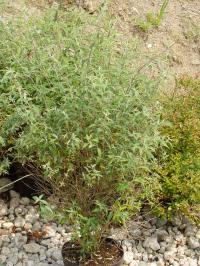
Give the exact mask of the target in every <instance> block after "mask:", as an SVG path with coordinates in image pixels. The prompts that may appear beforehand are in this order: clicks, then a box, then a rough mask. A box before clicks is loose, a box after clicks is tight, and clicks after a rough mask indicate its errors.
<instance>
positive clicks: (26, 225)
mask: <svg viewBox="0 0 200 266" xmlns="http://www.w3.org/2000/svg"><path fill="white" fill-rule="evenodd" d="M32 227H33V226H32V224H31V223H28V222H27V223H25V224H24V229H25V230H31V229H32Z"/></svg>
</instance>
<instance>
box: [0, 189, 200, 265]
mask: <svg viewBox="0 0 200 266" xmlns="http://www.w3.org/2000/svg"><path fill="white" fill-rule="evenodd" d="M10 195H11V199H10V202H9V203H6V202H5V201H3V200H1V199H0V265H5V266H6V265H7V266H13V265H16V266H34V265H37V266H47V265H52V266H62V265H63V263H62V258H61V248H62V245H63V244H64V242H66V241H68V240H69V239H70V236H71V234H70V231H69V227H67V226H60V225H57V224H56V223H48V224H45V223H44V222H43V221H42V220H41V219H40V217H39V212H38V206H34V204H33V202H32V201H30V199H28V198H21V197H20V195H19V194H18V193H16V192H15V191H12V190H11V191H10ZM42 232H45V234H44V233H42ZM122 233H124V236H122V235H123V234H121V237H123V239H125V240H123V247H124V250H125V265H131V266H145V265H146V266H164V265H172V266H178V265H183V266H197V265H200V229H199V228H197V227H195V226H192V225H191V224H190V223H189V222H188V221H187V220H186V219H182V220H180V219H178V218H176V219H174V222H173V223H171V224H169V223H167V221H165V220H160V219H156V218H149V217H148V218H147V217H146V218H144V217H142V216H140V217H139V218H138V221H137V222H136V221H134V222H132V223H131V224H130V225H129V227H128V234H127V231H126V232H124V231H123V232H122ZM112 234H113V236H115V237H116V238H119V237H120V231H116V230H113V232H112ZM105 266H106V265H105Z"/></svg>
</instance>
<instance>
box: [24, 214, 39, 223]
mask: <svg viewBox="0 0 200 266" xmlns="http://www.w3.org/2000/svg"><path fill="white" fill-rule="evenodd" d="M38 218H39V214H37V213H34V214H33V213H28V214H26V216H25V220H26V222H28V223H31V224H34V223H35V222H36V221H37V220H38Z"/></svg>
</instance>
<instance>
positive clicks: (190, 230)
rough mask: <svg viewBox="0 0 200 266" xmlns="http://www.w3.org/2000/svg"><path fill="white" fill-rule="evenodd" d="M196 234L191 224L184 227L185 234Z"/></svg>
mask: <svg viewBox="0 0 200 266" xmlns="http://www.w3.org/2000/svg"><path fill="white" fill-rule="evenodd" d="M194 235H196V228H195V227H194V226H192V225H188V226H187V227H186V229H185V236H194Z"/></svg>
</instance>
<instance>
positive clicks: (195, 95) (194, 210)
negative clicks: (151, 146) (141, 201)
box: [156, 77, 200, 221]
mask: <svg viewBox="0 0 200 266" xmlns="http://www.w3.org/2000/svg"><path fill="white" fill-rule="evenodd" d="M163 118H164V119H165V120H168V121H169V122H170V125H169V126H165V127H163V128H162V133H163V134H164V136H166V137H167V138H169V143H170V144H169V146H168V148H167V150H166V156H165V157H164V158H163V157H162V156H161V159H160V164H159V166H158V168H157V169H156V170H157V173H158V174H159V179H160V185H161V190H160V195H159V197H158V199H159V203H160V205H159V208H158V209H157V210H158V211H159V213H160V214H164V213H165V214H166V213H167V214H172V213H174V212H175V211H180V212H182V213H184V214H186V215H187V216H189V217H190V218H192V219H194V220H196V221H197V220H198V211H199V209H200V80H198V79H193V78H190V77H182V78H181V79H179V80H178V82H177V88H176V91H175V93H174V95H173V96H172V97H171V98H167V99H166V98H165V100H164V110H163Z"/></svg>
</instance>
